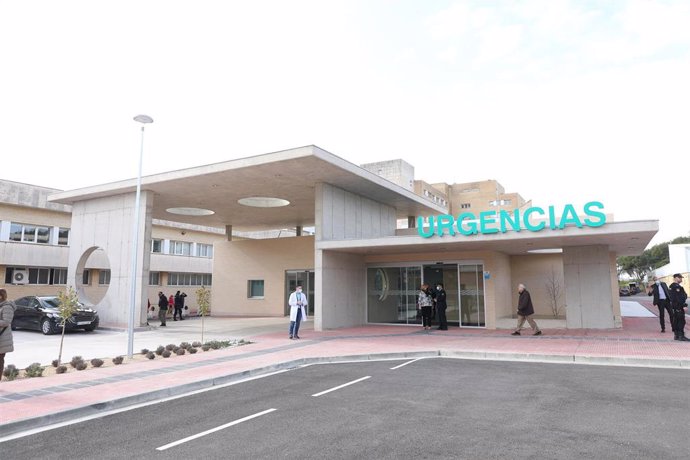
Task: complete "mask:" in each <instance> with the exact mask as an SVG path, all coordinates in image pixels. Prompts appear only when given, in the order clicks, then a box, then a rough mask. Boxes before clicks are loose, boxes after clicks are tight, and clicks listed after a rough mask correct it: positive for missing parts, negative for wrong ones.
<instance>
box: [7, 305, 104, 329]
mask: <svg viewBox="0 0 690 460" xmlns="http://www.w3.org/2000/svg"><path fill="white" fill-rule="evenodd" d="M14 304H15V306H16V307H17V308H16V310H15V311H14V319H13V320H12V330H13V331H14V330H16V329H33V330H36V331H41V332H43V333H44V334H45V335H49V334H55V333H56V332H59V331H61V330H62V326H61V322H62V320H61V319H60V315H59V313H58V305H59V304H60V303H59V301H58V298H57V297H56V296H27V297H21V298H19V299H17V300H15V301H14ZM98 322H99V319H98V313H97V312H96V310H94V309H92V308H89V307H86V306H84V305H82V304H79V306H78V307H77V312H76V313H75V314H74V315H72V317H71V318H69V319H68V320H67V323H66V328H65V329H66V330H68V331H69V330H74V329H84V330H85V331H89V332H91V331H93V330H94V329H96V328H97V327H98Z"/></svg>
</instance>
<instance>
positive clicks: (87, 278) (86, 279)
mask: <svg viewBox="0 0 690 460" xmlns="http://www.w3.org/2000/svg"><path fill="white" fill-rule="evenodd" d="M81 284H83V285H84V286H90V285H91V270H88V269H86V270H84V273H82V274H81Z"/></svg>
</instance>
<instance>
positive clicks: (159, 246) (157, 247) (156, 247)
mask: <svg viewBox="0 0 690 460" xmlns="http://www.w3.org/2000/svg"><path fill="white" fill-rule="evenodd" d="M151 252H154V253H161V252H163V240H151Z"/></svg>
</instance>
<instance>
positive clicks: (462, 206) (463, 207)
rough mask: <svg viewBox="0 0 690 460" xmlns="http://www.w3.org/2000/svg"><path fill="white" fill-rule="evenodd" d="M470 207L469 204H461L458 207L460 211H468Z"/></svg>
mask: <svg viewBox="0 0 690 460" xmlns="http://www.w3.org/2000/svg"><path fill="white" fill-rule="evenodd" d="M471 206H472V205H471V204H470V203H462V204H461V205H460V207H461V208H462V209H469V208H470V207H471Z"/></svg>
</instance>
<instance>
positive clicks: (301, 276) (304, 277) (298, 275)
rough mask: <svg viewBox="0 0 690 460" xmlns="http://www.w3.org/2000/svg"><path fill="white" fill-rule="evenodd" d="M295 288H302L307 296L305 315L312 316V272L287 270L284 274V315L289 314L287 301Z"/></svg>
mask: <svg viewBox="0 0 690 460" xmlns="http://www.w3.org/2000/svg"><path fill="white" fill-rule="evenodd" d="M297 286H302V290H303V292H305V293H306V294H307V302H309V305H308V306H307V315H308V316H314V271H313V270H288V271H286V272H285V296H284V298H285V315H286V316H287V315H289V314H290V305H288V299H289V298H290V293H292V292H293V291H294V290H295V288H296V287H297Z"/></svg>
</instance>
